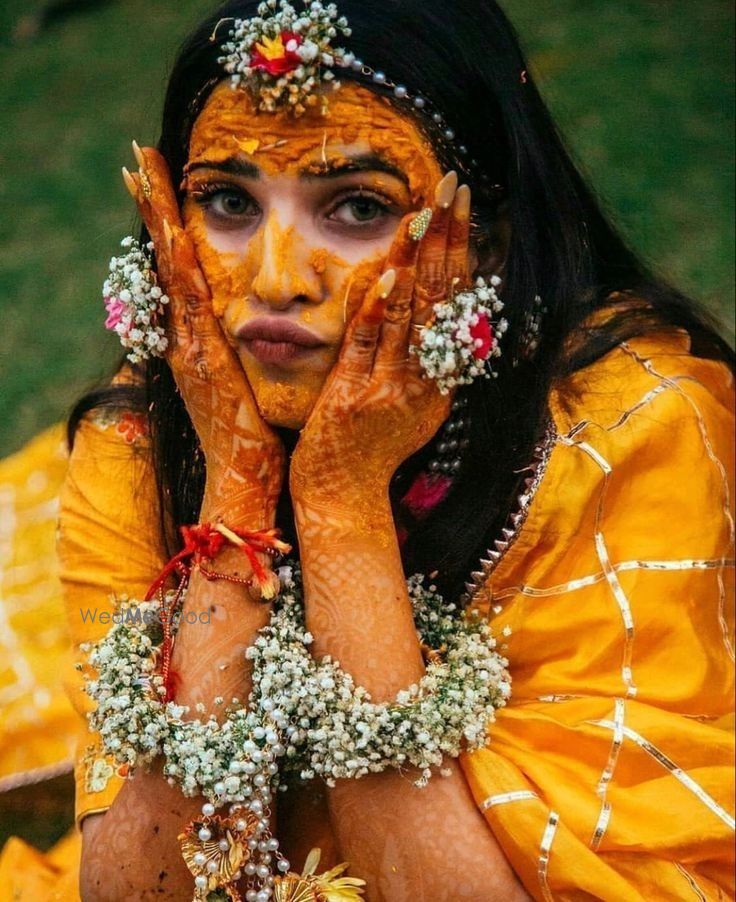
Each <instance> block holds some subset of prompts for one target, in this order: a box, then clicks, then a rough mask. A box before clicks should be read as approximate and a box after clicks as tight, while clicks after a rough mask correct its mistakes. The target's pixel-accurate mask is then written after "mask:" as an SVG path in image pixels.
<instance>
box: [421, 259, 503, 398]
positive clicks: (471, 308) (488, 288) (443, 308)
mask: <svg viewBox="0 0 736 902" xmlns="http://www.w3.org/2000/svg"><path fill="white" fill-rule="evenodd" d="M500 284H501V279H500V278H499V277H498V276H491V278H490V280H489V281H488V282H486V280H485V279H483V278H481V277H479V278H478V279H476V282H475V286H474V287H473V288H469V289H465V290H462V291H458V292H457V293H455V294H454V295H453V296H452V297H451V298H449V299H448V300H447V301H443V302H441V303H439V304H435V305H434V310H433V317H432V320H431V321H430V323H429V325H427V326H424V327H423V328H421V329H420V339H419V344H418V345H417V346H412V349H411V351H412V353H414V354H416V355H417V356H418V357H419V363H420V365H421V367H422V369H423V370H424V372H425V375H426V376H427V377H428V378H429V379H434V381H435V382H436V383H437V387H438V388H439V390H440V392H441V393H442V394H443V395H447V394H449V393H450V391H452V389H454V388H456V387H457V386H459V385H470V383H471V382H473V381H474V380H475V379H476V378H478V377H483V378H485V379H490V378H491V377H492V376H495V375H496V373H495V372H494V370H493V368H492V366H491V360H492V359H493V358H494V357H500V356H501V348H500V346H499V341H500V339H501V337H502V336H503V334H504V333H505V332H506V330H507V329H508V323H507V321H506V320H505V319H504V318H503V317H500V318H498V319H495V320H494V318H493V317H494V314H497V313H500V312H501V310H503V303H502V301H501V300H500V299H499V297H498V295H497V294H496V288H497V287H498V286H499V285H500Z"/></svg>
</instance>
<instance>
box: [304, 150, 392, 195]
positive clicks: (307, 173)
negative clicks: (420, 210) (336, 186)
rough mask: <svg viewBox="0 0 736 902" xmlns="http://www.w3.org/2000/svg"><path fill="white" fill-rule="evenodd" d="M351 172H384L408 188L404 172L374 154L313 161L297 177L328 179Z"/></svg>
mask: <svg viewBox="0 0 736 902" xmlns="http://www.w3.org/2000/svg"><path fill="white" fill-rule="evenodd" d="M351 172H385V173H386V174H387V175H392V176H394V178H397V179H399V180H400V181H402V182H403V183H404V184H405V185H406V186H407V187H409V179H408V178H407V175H406V173H405V172H402V171H401V169H399V168H398V167H397V166H394V165H393V164H392V163H389V162H387V161H386V160H384V159H383V158H382V157H379V156H376V155H375V154H365V155H363V156H359V157H336V158H334V159H332V160H324V161H322V160H319V161H315V162H313V163H310V164H309V165H307V166H305V167H304V168H303V169H302V171H301V172H300V173H299V176H300V178H303V179H330V178H339V177H340V176H341V175H349V174H350V173H351Z"/></svg>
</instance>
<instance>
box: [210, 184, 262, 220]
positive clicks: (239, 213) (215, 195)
mask: <svg viewBox="0 0 736 902" xmlns="http://www.w3.org/2000/svg"><path fill="white" fill-rule="evenodd" d="M194 196H195V199H196V201H197V203H199V204H201V205H202V206H203V207H204V208H205V210H206V213H207V215H208V216H211V217H212V218H214V219H215V220H217V221H219V222H221V223H222V224H228V225H235V226H240V225H242V224H243V223H244V222H247V221H248V220H250V219H254V218H255V217H257V216H258V215H259V214H260V212H261V209H260V207H259V206H258V204H257V203H256V202H255V201H254V200H253V198H252V197H251V196H250V195H249V194H247V193H246V192H245V191H241V190H239V189H237V188H231V187H223V188H210V189H205V190H202V191H200V192H195V195H194Z"/></svg>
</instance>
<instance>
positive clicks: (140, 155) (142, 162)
mask: <svg viewBox="0 0 736 902" xmlns="http://www.w3.org/2000/svg"><path fill="white" fill-rule="evenodd" d="M131 145H132V147H133V153H134V155H135V160H136V163H138V165H139V166H140V167H141V168H143V167H144V166H145V165H146V158H145V157H144V156H143V151H142V150H141V149H140V147H139V146H138V142H137V141H131Z"/></svg>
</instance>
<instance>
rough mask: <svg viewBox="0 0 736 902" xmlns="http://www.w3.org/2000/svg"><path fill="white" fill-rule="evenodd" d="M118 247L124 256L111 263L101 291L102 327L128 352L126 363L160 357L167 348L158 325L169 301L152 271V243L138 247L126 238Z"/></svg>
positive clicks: (162, 331)
mask: <svg viewBox="0 0 736 902" xmlns="http://www.w3.org/2000/svg"><path fill="white" fill-rule="evenodd" d="M120 245H121V247H123V248H125V249H126V250H127V253H126V254H124V255H123V256H122V257H113V258H112V259H111V260H110V274H109V276H108V278H107V280H106V282H105V284H104V286H103V288H102V295H103V298H104V301H105V309H106V310H107V319H106V320H105V328H107V329H110V330H111V331H112V332H115V333H116V334H117V336H118V338H119V339H120V344H122V346H123V347H124V348H127V349H128V350H129V351H130V353H129V354H128V360H129V361H130V362H131V363H140V362H141V361H143V360H148V359H149V358H150V357H162V356H163V354H164V352H165V351H166V348H167V347H168V344H169V342H168V339H167V338H166V335H165V333H164V329H163V326H162V325H161V323H162V321H163V315H164V307H165V305H166V304H168V303H169V299H168V297H167V296H166V295H165V294H164V293H163V291H162V290H161V289H160V288H159V285H158V279H157V277H156V272H155V270H154V269H153V261H152V257H151V252H152V251H153V242H150V241H149V242H148V244H146V245H145V246H143V247H141V245H140V244H139V242H137V241H136V240H135V238H132V237H130V236H128V237H127V238H123V240H122V241H121V242H120Z"/></svg>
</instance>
